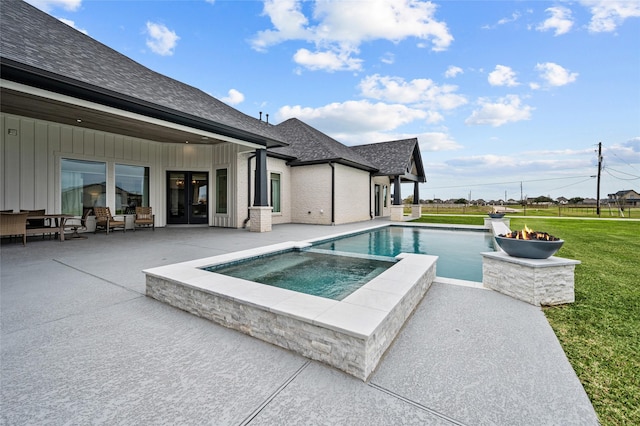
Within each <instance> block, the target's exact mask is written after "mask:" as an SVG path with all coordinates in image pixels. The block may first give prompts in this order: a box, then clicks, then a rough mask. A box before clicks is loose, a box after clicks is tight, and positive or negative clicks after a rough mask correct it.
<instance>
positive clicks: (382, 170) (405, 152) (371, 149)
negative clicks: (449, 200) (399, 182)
mask: <svg viewBox="0 0 640 426" xmlns="http://www.w3.org/2000/svg"><path fill="white" fill-rule="evenodd" d="M351 150H353V151H354V152H356V153H358V154H359V155H361V156H362V157H364V158H366V159H367V160H369V161H370V162H371V163H373V164H375V165H376V166H377V167H378V169H379V172H378V173H377V174H378V175H383V176H401V177H402V178H404V179H405V180H410V181H414V182H415V181H417V182H426V180H427V178H426V175H425V172H424V167H423V165H422V157H421V155H420V148H419V145H418V139H417V138H411V139H402V140H396V141H388V142H378V143H372V144H367V145H356V146H352V147H351Z"/></svg>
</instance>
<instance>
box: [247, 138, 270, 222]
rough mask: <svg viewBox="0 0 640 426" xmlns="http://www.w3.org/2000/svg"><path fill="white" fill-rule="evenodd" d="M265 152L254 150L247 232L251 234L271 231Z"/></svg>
mask: <svg viewBox="0 0 640 426" xmlns="http://www.w3.org/2000/svg"><path fill="white" fill-rule="evenodd" d="M267 182H268V180H267V150H266V149H256V175H255V186H254V188H255V191H254V192H255V194H254V197H253V207H250V208H249V218H250V219H249V220H250V222H251V224H250V226H249V230H250V231H251V232H269V231H271V211H272V209H273V208H272V207H270V206H269V201H268V197H267Z"/></svg>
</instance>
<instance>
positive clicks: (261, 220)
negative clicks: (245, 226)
mask: <svg viewBox="0 0 640 426" xmlns="http://www.w3.org/2000/svg"><path fill="white" fill-rule="evenodd" d="M272 210H273V207H270V206H254V207H249V220H250V225H249V231H251V232H271V211H272Z"/></svg>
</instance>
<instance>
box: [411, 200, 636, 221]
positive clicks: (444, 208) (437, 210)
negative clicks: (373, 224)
mask: <svg viewBox="0 0 640 426" xmlns="http://www.w3.org/2000/svg"><path fill="white" fill-rule="evenodd" d="M507 207H509V208H511V209H515V210H517V212H513V213H509V216H510V217H518V216H548V217H591V218H597V217H598V215H597V210H596V206H593V205H549V206H545V205H529V206H526V208H525V207H523V206H521V205H510V206H507ZM491 209H492V207H491V206H465V205H451V204H448V205H442V204H423V205H422V213H423V214H442V215H456V214H465V215H467V214H477V215H481V216H485V215H486V214H487V213H488V212H490V211H491ZM410 213H411V208H410V207H405V214H410ZM620 214H621V212H620V210H618V209H617V208H616V207H615V206H609V205H603V206H601V208H600V217H601V218H603V219H604V218H619V217H620ZM622 214H623V215H624V218H625V219H628V218H631V219H638V218H640V208H638V207H636V206H634V207H629V206H627V207H625V209H624V211H623V212H622Z"/></svg>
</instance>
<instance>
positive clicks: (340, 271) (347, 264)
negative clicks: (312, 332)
mask: <svg viewBox="0 0 640 426" xmlns="http://www.w3.org/2000/svg"><path fill="white" fill-rule="evenodd" d="M393 264H394V260H393V259H388V260H381V259H371V258H364V257H362V256H353V255H351V256H339V255H336V254H335V253H334V254H323V253H314V252H308V251H297V250H295V251H289V252H284V253H278V254H273V255H269V256H263V257H258V258H252V259H248V260H246V261H241V262H237V263H233V264H230V265H221V266H213V267H209V268H206V270H208V271H211V272H216V273H218V274H224V275H229V276H232V277H236V278H242V279H245V280H248V281H254V282H258V283H261V284H267V285H271V286H275V287H280V288H285V289H288V290H293V291H297V292H300V293H306V294H311V295H314V296H320V297H325V298H328V299H334V300H342V299H344V298H345V297H347V296H348V295H350V294H351V293H353V292H354V291H356V290H357V289H359V288H360V287H362V286H363V285H364V284H366V283H367V282H369V281H371V280H372V279H373V278H375V277H376V276H378V275H380V274H381V273H382V272H384V271H385V270H386V269H388V268H390V267H391V266H393Z"/></svg>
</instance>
